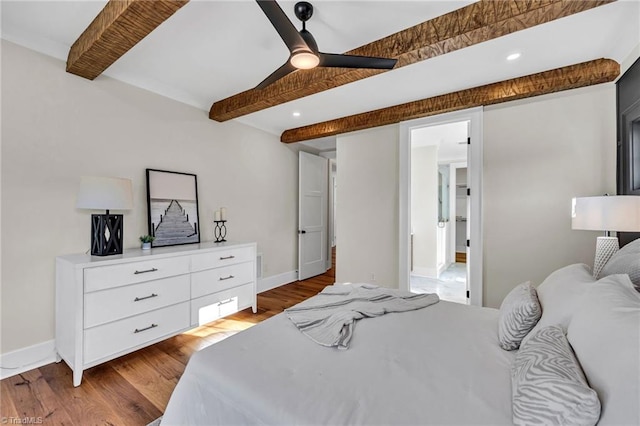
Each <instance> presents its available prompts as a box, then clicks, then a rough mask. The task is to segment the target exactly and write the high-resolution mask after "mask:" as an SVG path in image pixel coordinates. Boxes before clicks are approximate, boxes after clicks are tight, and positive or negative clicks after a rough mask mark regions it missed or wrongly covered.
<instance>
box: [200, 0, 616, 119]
mask: <svg viewBox="0 0 640 426" xmlns="http://www.w3.org/2000/svg"><path fill="white" fill-rule="evenodd" d="M612 1H615V0H591V1H566V0H501V1H495V0H481V1H479V2H477V3H473V4H470V5H468V6H465V7H463V8H461V9H458V10H455V11H453V12H450V13H447V14H445V15H442V16H439V17H437V18H434V19H431V20H428V21H426V22H423V23H421V24H418V25H416V26H414V27H411V28H407V29H405V30H403V31H400V32H397V33H395V34H392V35H390V36H388V37H385V38H382V39H380V40H377V41H374V42H372V43H369V44H366V45H364V46H361V47H359V48H357V49H354V50H351V51H349V52H346V53H348V54H351V55H364V56H379V57H388V58H397V59H398V63H397V64H396V66H395V68H399V67H403V66H406V65H410V64H415V63H417V62H420V61H423V60H425V59H429V58H433V57H435V56H439V55H444V54H446V53H449V52H453V51H456V50H459V49H463V48H465V47H469V46H473V45H475V44H478V43H482V42H485V41H488V40H492V39H495V38H498V37H501V36H504V35H507V34H511V33H514V32H517V31H520V30H524V29H527V28H531V27H534V26H536V25H540V24H544V23H547V22H550V21H554V20H556V19H559V18H563V17H565V16H569V15H573V14H575V13H579V12H583V11H585V10H588V9H591V8H594V7H597V6H601V5H604V4H607V3H611V2H612ZM380 72H384V71H381V70H368V69H346V68H315V69H312V70H299V71H296V72H294V73H291V74H289V75H287V76H286V77H284V78H282V79H280V80H278V81H277V82H275V83H274V84H272V85H270V86H268V87H266V88H264V89H262V90H257V89H251V90H247V91H245V92H242V93H239V94H237V95H234V96H231V97H229V98H226V99H223V100H221V101H218V102H215V103H214V104H213V105H212V106H211V110H210V111H209V118H211V119H212V120H216V121H226V120H230V119H233V118H237V117H241V116H243V115H247V114H250V113H253V112H257V111H261V110H263V109H266V108H270V107H273V106H276V105H280V104H283V103H285V102H289V101H293V100H295V99H300V98H303V97H305V96H310V95H313V94H316V93H319V92H322V91H325V90H329V89H332V88H334V87H338V86H342V85H343V84H347V83H352V82H354V81H357V80H361V79H364V78H367V77H371V76H373V75H376V74H379V73H380Z"/></svg>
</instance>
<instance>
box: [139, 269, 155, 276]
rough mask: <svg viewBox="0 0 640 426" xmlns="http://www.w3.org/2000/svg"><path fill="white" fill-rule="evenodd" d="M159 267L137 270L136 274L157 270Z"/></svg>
mask: <svg viewBox="0 0 640 426" xmlns="http://www.w3.org/2000/svg"><path fill="white" fill-rule="evenodd" d="M156 271H157V269H156V268H151V269H145V270H144V271H135V272H134V274H136V275H138V274H146V273H147V272H156Z"/></svg>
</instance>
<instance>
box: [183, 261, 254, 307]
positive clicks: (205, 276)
mask: <svg viewBox="0 0 640 426" xmlns="http://www.w3.org/2000/svg"><path fill="white" fill-rule="evenodd" d="M253 265H254V263H253V262H245V263H240V264H238V265H231V266H224V267H221V268H215V269H208V270H206V271H200V272H195V273H193V274H191V297H192V298H196V297H200V296H204V295H207V294H211V293H215V292H218V291H222V290H226V289H228V288H232V287H237V286H239V285H240V284H245V283H248V282H251V281H253V280H254V276H253Z"/></svg>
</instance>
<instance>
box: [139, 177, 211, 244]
mask: <svg viewBox="0 0 640 426" xmlns="http://www.w3.org/2000/svg"><path fill="white" fill-rule="evenodd" d="M147 212H148V214H149V217H148V223H149V235H152V236H154V237H155V239H154V240H153V243H152V245H153V247H162V246H174V245H179V244H193V243H199V242H200V221H199V219H198V183H197V180H196V175H193V174H190V173H180V172H168V171H166V170H154V169H147Z"/></svg>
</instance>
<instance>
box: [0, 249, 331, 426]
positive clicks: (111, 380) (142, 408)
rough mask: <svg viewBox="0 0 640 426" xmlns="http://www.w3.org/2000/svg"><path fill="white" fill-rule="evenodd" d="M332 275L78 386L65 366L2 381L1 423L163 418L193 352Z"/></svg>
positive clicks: (97, 370)
mask: <svg viewBox="0 0 640 426" xmlns="http://www.w3.org/2000/svg"><path fill="white" fill-rule="evenodd" d="M334 259H335V250H334ZM334 262H335V260H334ZM334 265H335V263H334ZM334 271H335V269H334V268H332V269H330V270H329V271H327V273H326V274H324V275H319V276H317V277H313V278H310V279H308V280H305V281H298V282H295V283H291V284H287V285H284V286H281V287H278V288H275V289H273V290H269V291H266V292H264V293H261V294H258V313H256V314H253V313H252V312H251V309H246V310H244V311H241V312H238V313H237V314H235V315H231V316H229V317H226V318H224V319H220V320H218V321H214V322H211V323H209V324H206V325H204V326H201V327H198V328H196V329H193V330H190V331H188V332H186V333H183V334H180V335H178V336H175V337H172V338H170V339H167V340H165V341H162V342H160V343H157V344H155V345H152V346H149V347H147V348H144V349H141V350H139V351H136V352H134V353H132V354H129V355H125V356H122V357H120V358H117V359H114V360H113V361H110V362H107V363H104V364H101V365H99V366H96V367H93V368H91V369H89V370H87V371H85V372H84V375H83V379H82V385H81V386H79V387H77V388H74V387H73V384H72V372H71V369H69V367H68V366H67V365H66V364H65V363H64V362H61V363H59V364H55V363H54V364H49V365H45V366H43V367H40V368H37V369H35V370H31V371H28V372H26V373H22V374H19V375H17V376H13V377H9V378H7V379H5V380H2V382H0V396H1V399H0V404H1V405H0V420H2V421H3V423H5V422H6V423H11V420H12V419H11V418H13V419H18V418H19V419H22V420H24V419H25V417H26V418H27V419H33V420H31V422H32V423H39V422H40V419H42V420H41V423H44V424H47V425H82V426H88V425H147V424H148V423H149V422H151V421H153V420H155V419H156V418H158V417H160V416H161V415H162V413H163V412H164V410H165V408H166V406H167V403H168V402H169V397H170V396H171V392H172V391H173V389H174V387H175V386H176V384H177V383H178V379H179V378H180V376H181V375H182V373H183V371H184V369H185V366H186V364H187V361H188V360H189V357H190V356H191V354H193V353H194V352H195V351H197V350H199V349H202V348H204V347H207V346H209V345H212V344H214V343H216V342H219V341H221V340H223V339H225V338H226V337H228V336H231V335H233V334H235V333H237V332H239V331H241V330H245V329H247V328H249V327H251V326H253V325H255V324H257V323H259V322H260V321H264V320H265V319H267V318H269V317H272V316H274V315H276V314H278V313H280V312H282V311H283V310H284V309H285V308H288V307H290V306H293V305H295V304H296V303H299V302H301V301H303V300H305V299H307V298H309V297H311V296H313V295H315V294H317V293H318V292H319V291H320V290H322V289H323V288H324V287H325V286H327V285H331V284H333V283H334V281H335V272H334ZM5 418H7V421H5ZM14 422H16V421H15V420H14Z"/></svg>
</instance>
